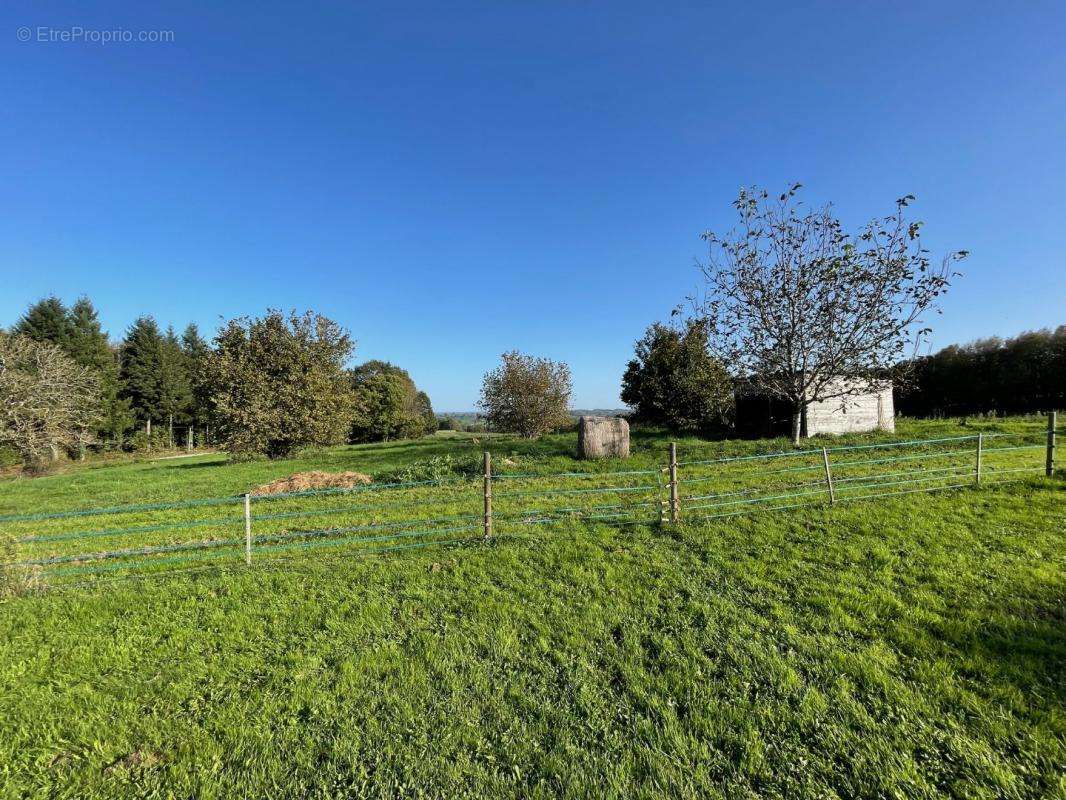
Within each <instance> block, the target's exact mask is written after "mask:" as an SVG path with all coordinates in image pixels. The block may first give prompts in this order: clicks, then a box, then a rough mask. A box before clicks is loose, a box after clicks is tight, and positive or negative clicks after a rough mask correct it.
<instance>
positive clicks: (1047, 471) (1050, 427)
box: [1044, 411, 1058, 478]
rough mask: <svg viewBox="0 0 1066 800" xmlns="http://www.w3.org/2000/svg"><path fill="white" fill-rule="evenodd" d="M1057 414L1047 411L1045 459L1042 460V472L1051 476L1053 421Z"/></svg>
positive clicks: (1053, 449)
mask: <svg viewBox="0 0 1066 800" xmlns="http://www.w3.org/2000/svg"><path fill="white" fill-rule="evenodd" d="M1057 420H1058V414H1056V413H1055V412H1054V411H1049V412H1048V413H1047V461H1045V462H1044V474H1045V475H1047V477H1049V478H1050V477H1051V476H1052V475H1054V474H1055V423H1056V421H1057Z"/></svg>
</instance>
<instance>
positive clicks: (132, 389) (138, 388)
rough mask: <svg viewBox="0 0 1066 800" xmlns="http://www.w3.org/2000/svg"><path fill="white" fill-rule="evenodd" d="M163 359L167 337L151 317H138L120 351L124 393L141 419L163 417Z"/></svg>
mask: <svg viewBox="0 0 1066 800" xmlns="http://www.w3.org/2000/svg"><path fill="white" fill-rule="evenodd" d="M162 360H163V336H162V334H160V332H159V325H157V324H156V321H155V320H154V319H153V318H152V317H150V316H143V317H138V318H137V319H136V320H134V322H133V324H132V325H131V326H130V328H129V330H128V331H127V332H126V338H125V340H124V341H123V342H122V348H121V350H120V354H119V375H120V377H121V380H122V396H123V397H125V398H126V399H128V400H129V401H130V406H131V408H132V410H133V413H134V414H135V415H136V418H137V419H138V420H139V421H142V422H143V421H145V420H149V419H153V420H156V421H159V420H160V419H161V418H162V415H163V412H162V410H161V399H162V392H161V387H160V380H159V376H160V371H161V366H162Z"/></svg>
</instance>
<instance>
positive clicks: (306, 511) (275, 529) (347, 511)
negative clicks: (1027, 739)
mask: <svg viewBox="0 0 1066 800" xmlns="http://www.w3.org/2000/svg"><path fill="white" fill-rule="evenodd" d="M1055 436H1056V430H1055V427H1054V416H1053V415H1051V416H1049V426H1048V428H1047V430H1046V431H1044V430H1039V429H1034V430H1030V431H1023V432H1018V433H983V434H974V435H968V436H951V437H941V438H935V439H916V440H909V441H894V442H881V443H873V444H860V445H846V446H834V447H828V446H827V447H820V448H807V449H797V450H788V451H782V452H772V453H760V454H754V455H740V456H728V457H721V458H712V459H693V460H679V459H678V457H677V450H676V447H675V446H674V445H671V447H670V451H669V454H670V455H669V459H667V460H665V461H666V463H664V464H663V465H662V466H657V467H654V468H649V469H628V470H603V469H600V468H598V467H597V466H595V465H590V468H589V470H588V471H569V472H555V473H539V472H524V473H518V472H514V473H506V472H505V473H494V472H493V471H492V465H491V457H490V456H489V454H488V453H486V454H485V467H484V474H483V475H482V476H480V477H478V478H469V477H456V478H455V479H443V480H427V481H410V482H405V483H386V484H368V485H364V486H356V487H352V488H344V489H321V490H309V491H300V492H288V493H284V494H265V495H254V494H249V495H235V496H231V497H216V498H206V499H199V500H184V501H177V502H166V503H164V502H158V503H147V504H138V505H127V506H110V507H106V508H90V509H83V510H79V511H61V512H43V513H36V514H8V515H5V516H0V530H2V531H3V533H5V534H6V535H7V536H8V537H10V538H11V539H13V540H14V543H15V547H16V548H17V556H16V560H15V561H14V562H13V563H11V564H10V567H13V568H15V569H19V570H26V571H32V572H33V573H35V574H37V575H39V576H40V577H41V578H43V579H44V580H45V581H46V582H47V583H49V584H62V583H66V582H77V581H84V580H90V579H96V578H97V577H98V576H104V575H111V576H119V577H121V576H133V575H138V574H144V573H153V572H157V571H164V572H168V573H169V572H172V571H177V570H184V569H196V568H198V567H199V566H200V565H205V566H210V565H211V564H230V565H241V564H244V565H250V564H253V563H257V562H260V563H261V562H265V561H268V560H274V559H277V558H281V557H288V556H295V555H298V554H300V553H305V552H308V551H320V550H323V551H329V552H344V553H345V554H374V553H387V552H391V551H396V550H408V549H414V548H424V547H444V546H448V547H461V546H471V545H475V544H478V543H484V542H486V541H491V540H493V539H495V538H498V537H510V536H517V535H519V534H521V532H522V531H529V530H530V528H532V527H535V526H546V525H552V524H556V523H561V522H574V521H582V522H590V523H596V522H600V523H605V524H610V525H677V524H682V523H689V522H704V521H709V520H716V519H724V518H729V517H735V516H740V515H747V514H753V513H757V512H762V511H781V510H788V509H796V508H800V507H804V506H811V505H820V504H828V505H836V504H840V503H849V502H855V501H860V500H871V499H875V498H882V497H892V496H899V495H907V494H914V493H919V492H931V491H938V490H945V489H960V488H964V487H973V486H987V485H994V484H997V483H1003V482H1008V481H1013V480H1018V479H1023V478H1026V477H1028V476H1030V475H1038V474H1044V475H1048V476H1050V475H1051V474H1052V473H1053V468H1054V448H1055ZM191 532H195V533H194V534H193V535H190V533H191Z"/></svg>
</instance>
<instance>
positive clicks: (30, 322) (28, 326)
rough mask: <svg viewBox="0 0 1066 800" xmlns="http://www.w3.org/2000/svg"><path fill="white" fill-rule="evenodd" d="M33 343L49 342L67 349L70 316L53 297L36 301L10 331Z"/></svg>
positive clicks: (56, 298) (69, 333)
mask: <svg viewBox="0 0 1066 800" xmlns="http://www.w3.org/2000/svg"><path fill="white" fill-rule="evenodd" d="M11 332H12V333H17V334H21V335H22V336H26V337H28V338H30V339H33V340H34V341H35V342H51V343H52V344H54V345H57V346H58V347H61V348H63V350H66V349H67V345H68V344H69V342H70V335H71V330H70V316H69V314H68V313H67V307H66V306H65V305H63V302H62V301H61V300H60V299H59V298H58V297H55V296H52V297H45V298H43V299H41V300H38V301H37V302H36V303H34V304H33V305H32V306H30V307H29V309H28V310H27V311H26V313H25V314H23V316H22V318H21V319H19V321H18V322H16V323H15V326H14V327H13V328H12V329H11Z"/></svg>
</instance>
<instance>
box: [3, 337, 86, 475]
mask: <svg viewBox="0 0 1066 800" xmlns="http://www.w3.org/2000/svg"><path fill="white" fill-rule="evenodd" d="M99 393H100V379H99V376H98V374H97V373H96V372H94V371H93V370H92V369H91V368H89V367H84V366H81V365H79V364H77V363H75V362H74V360H73V359H72V358H71V357H70V356H68V355H67V354H66V353H64V352H63V350H62V349H61V348H60V347H58V346H56V345H54V344H52V343H50V342H39V341H35V340H34V339H31V338H29V337H28V336H23V335H19V334H15V335H11V334H5V333H0V444H4V445H9V446H11V447H13V448H14V449H15V450H16V451H18V453H19V454H20V456H21V457H22V460H23V463H24V464H26V466H27V467H29V468H31V469H39V468H41V466H42V465H43V464H44V463H45V461H46V460H47V458H48V457H50V458H51V459H53V460H54V459H55V458H57V457H58V456H59V453H60V451H61V450H63V449H72V448H75V447H81V446H82V445H84V444H85V443H86V442H88V441H91V440H92V438H93V431H94V430H95V429H96V426H97V424H98V418H99V414H100V397H99Z"/></svg>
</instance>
